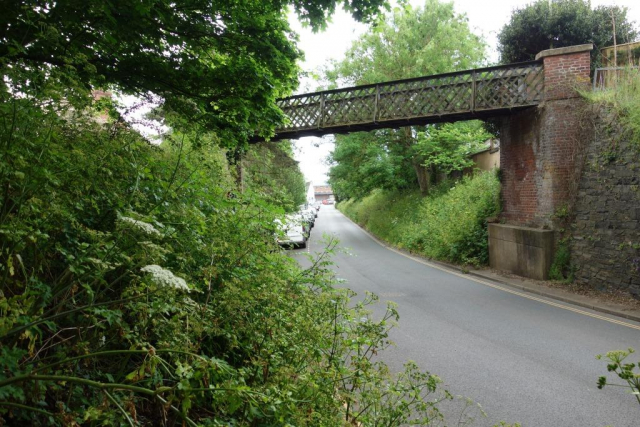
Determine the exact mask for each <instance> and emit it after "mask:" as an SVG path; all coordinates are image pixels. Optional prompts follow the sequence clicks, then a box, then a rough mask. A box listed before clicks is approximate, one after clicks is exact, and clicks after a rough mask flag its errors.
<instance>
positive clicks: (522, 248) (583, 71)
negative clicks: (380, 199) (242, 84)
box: [273, 44, 593, 279]
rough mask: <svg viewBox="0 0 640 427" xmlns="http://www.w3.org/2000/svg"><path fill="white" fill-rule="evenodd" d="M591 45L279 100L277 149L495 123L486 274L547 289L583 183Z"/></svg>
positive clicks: (551, 50) (552, 50)
mask: <svg viewBox="0 0 640 427" xmlns="http://www.w3.org/2000/svg"><path fill="white" fill-rule="evenodd" d="M592 49H593V46H592V45H591V44H588V45H580V46H570V47H565V48H560V49H550V50H545V51H542V52H540V53H539V54H538V55H537V56H536V60H535V61H531V62H525V63H517V64H509V65H504V66H499V67H490V68H482V69H476V70H469V71H461V72H456V73H448V74H440V75H434V76H426V77H419V78H413V79H407V80H397V81H391V82H384V83H378V84H372V85H364V86H355V87H348V88H342V89H334V90H326V91H321V92H314V93H307V94H301V95H295V96H291V97H288V98H284V99H280V100H278V105H279V106H280V108H281V109H282V111H283V112H284V113H285V115H286V116H287V118H288V120H287V123H286V124H285V125H284V126H283V127H281V128H279V129H277V130H276V135H275V136H274V138H273V139H275V140H279V139H285V138H288V139H291V138H299V137H302V136H322V135H326V134H338V133H348V132H355V131H369V130H374V129H381V128H399V127H404V126H411V125H423V124H429V123H442V122H453V121H460V120H471V119H487V118H499V119H500V123H501V132H500V147H501V148H500V165H501V180H502V190H501V196H502V204H503V209H502V214H501V218H500V220H501V221H500V222H499V223H494V224H490V225H489V245H490V257H491V265H492V266H493V267H496V268H499V269H504V270H509V271H513V272H515V273H517V274H520V275H523V276H527V277H533V278H538V279H544V278H547V277H548V271H549V267H550V265H551V262H552V257H553V247H554V240H555V237H554V232H553V218H554V213H555V212H556V211H557V210H558V209H559V208H561V207H563V206H565V205H568V204H570V203H571V201H572V196H573V195H574V194H575V186H576V185H577V181H578V179H579V172H580V171H579V167H580V162H579V158H580V152H581V147H582V142H583V141H584V140H585V138H586V136H585V135H583V134H582V130H581V129H582V127H581V125H580V124H581V118H580V114H581V112H582V111H583V108H581V107H582V105H583V101H582V99H581V97H580V95H579V93H578V90H579V89H580V88H582V87H585V86H587V85H588V83H589V81H590V77H589V76H590V51H591V50H592Z"/></svg>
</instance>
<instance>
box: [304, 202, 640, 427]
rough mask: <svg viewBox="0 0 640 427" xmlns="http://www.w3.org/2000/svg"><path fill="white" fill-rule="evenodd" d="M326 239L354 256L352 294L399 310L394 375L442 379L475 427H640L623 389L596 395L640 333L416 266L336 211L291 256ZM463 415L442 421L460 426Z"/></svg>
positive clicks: (349, 269) (630, 325)
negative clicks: (602, 357)
mask: <svg viewBox="0 0 640 427" xmlns="http://www.w3.org/2000/svg"><path fill="white" fill-rule="evenodd" d="M323 233H328V234H330V235H335V236H337V237H338V238H339V239H340V241H341V243H340V246H341V247H345V248H349V250H350V252H351V254H338V255H337V256H336V258H335V261H336V266H335V269H336V272H337V275H338V277H340V278H343V279H346V280H347V285H346V286H347V287H349V288H351V289H352V290H354V291H356V292H357V293H358V294H359V295H362V294H363V293H364V292H365V291H371V292H374V293H377V294H378V295H380V297H381V298H380V300H381V302H382V303H381V304H380V307H379V311H378V313H376V314H378V315H379V314H380V313H381V312H382V311H383V310H382V309H383V307H384V301H386V300H391V301H395V302H396V303H397V304H398V311H399V313H400V325H399V326H398V327H397V328H396V329H394V330H392V333H391V338H392V340H393V341H394V342H395V343H396V346H395V347H393V348H391V349H388V350H386V351H385V353H383V355H382V358H383V359H384V360H385V361H386V362H387V363H388V364H389V365H390V366H391V368H392V369H393V370H395V371H399V370H400V369H401V367H402V364H403V362H404V361H406V360H408V359H411V360H414V361H416V362H417V363H418V365H419V366H420V367H421V368H422V369H424V370H428V371H430V372H431V373H434V374H437V375H439V376H440V377H441V378H442V379H443V381H444V385H445V387H446V388H447V389H448V390H449V391H450V392H451V393H452V394H454V395H462V396H465V397H468V398H470V399H472V400H473V401H475V402H477V403H479V404H480V405H482V408H483V409H484V411H486V413H487V415H488V416H487V417H486V418H482V417H480V418H476V420H475V422H474V423H473V425H474V426H492V425H493V424H494V423H497V422H499V421H501V420H504V421H508V422H511V423H513V422H519V423H521V424H522V426H523V427H547V426H548V427H565V426H566V427H572V426H580V427H583V426H607V425H610V426H615V427H639V426H640V405H638V404H637V402H636V400H635V398H634V397H633V396H632V395H630V394H629V393H628V392H627V391H626V389H623V388H615V387H608V388H606V389H604V390H598V389H597V387H596V381H597V379H598V377H599V376H601V375H605V374H606V364H605V362H604V361H598V360H596V359H595V355H597V354H603V353H606V352H607V351H610V350H615V349H626V348H628V347H634V348H636V349H638V350H640V324H639V323H635V322H633V321H628V320H625V319H618V318H616V317H614V316H608V315H603V314H601V313H597V312H594V311H590V310H587V309H584V308H581V307H574V306H571V305H570V304H566V303H559V302H558V301H554V300H551V299H545V298H543V297H537V296H533V295H530V298H527V296H528V295H527V294H524V293H521V294H522V295H520V293H512V292H513V290H512V289H511V288H508V287H505V286H504V285H500V284H497V283H496V284H492V283H489V282H488V281H487V282H488V283H480V282H478V281H475V280H474V278H472V277H470V276H465V275H463V274H456V273H455V272H449V271H446V270H442V269H439V268H437V267H436V266H430V265H427V264H425V263H421V262H418V261H416V260H413V259H410V258H409V257H407V256H406V255H403V254H400V253H397V252H394V251H392V250H390V249H387V248H385V247H383V246H381V245H380V244H378V243H377V242H376V241H374V240H373V239H372V238H371V237H370V236H369V235H368V234H367V233H365V232H364V231H362V230H361V229H360V228H359V227H358V226H356V225H355V224H353V223H352V222H351V221H349V219H347V218H346V217H345V216H344V215H342V214H341V213H340V212H339V211H338V210H336V209H335V208H334V207H333V206H330V205H324V206H322V208H321V210H320V213H319V216H318V219H317V220H316V226H315V228H314V229H313V231H312V235H311V239H310V241H309V245H308V247H307V249H299V250H296V251H292V256H294V257H296V258H298V259H300V260H301V261H300V262H301V263H304V262H305V261H303V257H302V256H301V255H302V254H301V252H309V251H310V252H312V253H313V252H318V251H320V250H321V245H320V240H321V237H322V235H323ZM491 285H494V286H497V287H492V286H491ZM501 288H502V289H501ZM523 295H524V296H523ZM532 298H536V299H539V300H542V301H538V300H536V299H532ZM546 302H547V303H546ZM549 302H550V303H551V304H548V303H549ZM554 304H555V305H554ZM576 310H577V311H576ZM592 316H596V317H592ZM606 319H610V320H612V321H608V320H606ZM634 356H635V355H634ZM638 359H640V356H638V357H634V360H633V361H634V362H637V361H638ZM461 405H462V403H461V402H458V403H455V404H452V405H450V406H449V407H446V408H445V411H446V412H447V413H448V415H449V416H455V415H456V414H457V413H458V412H459V411H460V408H461ZM452 425H455V423H452Z"/></svg>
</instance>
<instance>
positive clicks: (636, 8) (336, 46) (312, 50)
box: [290, 0, 640, 185]
mask: <svg viewBox="0 0 640 427" xmlns="http://www.w3.org/2000/svg"><path fill="white" fill-rule="evenodd" d="M423 3H424V1H422V0H411V4H413V5H414V6H418V5H422V4H423ZM528 3H531V0H490V1H486V0H485V1H481V0H454V4H455V8H456V11H457V12H458V13H465V14H466V15H467V17H468V18H469V24H470V26H471V28H472V29H473V30H474V32H475V33H476V34H481V35H483V36H484V37H485V39H486V41H487V43H488V45H489V57H488V58H487V59H488V60H489V62H496V61H497V60H498V53H497V49H496V48H497V34H498V32H499V31H500V29H501V28H502V27H503V26H504V24H506V23H507V22H508V21H509V18H510V16H511V11H512V10H513V9H515V8H519V7H522V6H524V5H526V4H528ZM591 4H592V6H593V7H596V6H599V5H603V4H607V5H610V4H615V5H619V6H626V7H627V8H628V9H629V18H630V20H632V21H635V22H636V23H640V0H591ZM332 21H333V22H332V23H331V24H329V26H328V27H327V29H326V31H324V32H322V33H316V34H314V33H312V32H311V30H310V29H307V28H303V27H302V26H301V25H300V23H299V22H298V21H297V19H296V18H295V16H293V15H292V16H290V22H291V26H292V27H293V29H294V30H295V31H296V32H297V33H298V34H299V35H300V42H299V45H298V46H299V47H300V48H301V49H302V50H303V51H304V52H305V61H304V63H302V64H301V65H302V68H303V70H305V71H315V70H317V69H318V68H320V67H322V66H323V65H325V64H326V63H327V62H328V61H329V60H330V59H337V60H339V59H341V58H342V57H343V55H344V53H345V51H346V50H347V49H348V48H349V46H350V45H351V43H352V42H353V41H354V40H355V39H356V38H357V37H358V36H359V35H360V34H362V33H363V32H364V31H366V28H367V27H366V26H365V25H363V24H360V23H358V22H355V21H354V20H353V19H351V17H350V15H348V14H347V13H345V12H344V11H342V10H339V11H338V12H337V13H336V14H335V15H334V16H333V20H332ZM314 89H315V86H314V83H313V81H312V80H310V79H305V80H303V81H302V83H301V87H300V90H299V92H306V91H313V90H314ZM331 140H332V137H325V138H322V139H321V138H312V137H307V138H301V139H299V140H298V142H297V143H296V147H297V149H296V159H297V160H298V161H299V162H300V168H301V169H302V172H303V173H304V175H305V177H306V179H307V181H312V182H313V185H319V184H322V183H326V180H327V176H326V173H327V171H328V167H327V166H326V165H325V164H324V159H325V158H326V157H327V155H328V154H329V153H330V152H331V150H332V149H333V143H332V142H331Z"/></svg>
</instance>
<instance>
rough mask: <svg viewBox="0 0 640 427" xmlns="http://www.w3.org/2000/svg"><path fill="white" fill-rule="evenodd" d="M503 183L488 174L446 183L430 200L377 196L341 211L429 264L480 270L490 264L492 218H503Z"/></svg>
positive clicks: (408, 195)
mask: <svg viewBox="0 0 640 427" xmlns="http://www.w3.org/2000/svg"><path fill="white" fill-rule="evenodd" d="M499 193H500V183H499V182H498V180H497V178H496V176H495V173H493V172H483V173H479V174H477V175H475V176H473V177H471V178H464V179H463V180H462V181H460V182H457V183H456V182H445V183H442V184H441V185H440V186H438V187H437V188H436V189H435V190H434V191H433V192H432V194H430V195H429V196H428V197H425V198H421V197H420V195H419V194H418V193H417V192H405V193H398V192H389V191H381V190H378V191H374V192H373V193H371V194H370V195H369V196H367V197H365V198H364V199H362V200H361V201H355V200H349V201H346V202H342V203H340V204H339V205H338V206H339V209H340V210H341V211H342V212H344V213H345V214H346V215H347V216H349V217H350V218H351V219H353V220H354V221H356V222H357V223H359V224H360V225H362V226H364V227H365V228H367V229H368V230H370V231H371V232H372V233H373V234H375V235H377V236H379V237H380V238H382V239H384V240H386V241H388V242H390V243H392V244H394V245H397V246H399V247H401V248H406V249H408V250H411V251H413V252H417V253H419V254H421V255H424V256H427V257H429V258H434V259H441V260H446V261H452V262H458V263H471V264H475V265H480V264H486V263H487V262H488V247H487V242H488V236H487V224H486V218H489V217H491V216H495V215H496V214H497V213H498V212H499V206H500V205H499Z"/></svg>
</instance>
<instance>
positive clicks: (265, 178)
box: [242, 141, 307, 212]
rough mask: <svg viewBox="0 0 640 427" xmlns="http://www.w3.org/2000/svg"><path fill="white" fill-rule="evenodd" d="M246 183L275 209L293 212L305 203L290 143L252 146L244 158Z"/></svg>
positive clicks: (304, 194) (305, 198) (299, 175)
mask: <svg viewBox="0 0 640 427" xmlns="http://www.w3.org/2000/svg"><path fill="white" fill-rule="evenodd" d="M242 163H243V167H244V168H245V179H246V184H247V186H248V187H249V188H252V189H253V190H254V191H260V192H261V196H262V197H264V198H265V199H266V200H268V201H269V203H270V204H272V205H274V206H280V207H282V208H283V209H284V210H285V211H287V212H293V211H296V210H297V209H298V206H300V205H302V204H304V203H306V201H307V192H306V186H305V181H304V176H303V175H302V172H301V171H300V167H299V166H298V162H296V161H295V160H294V159H293V151H292V149H291V143H290V142H289V141H280V142H277V143H273V142H266V143H262V144H256V145H252V146H251V147H250V148H249V150H248V152H247V154H246V156H245V158H244V159H243V162H242Z"/></svg>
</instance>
